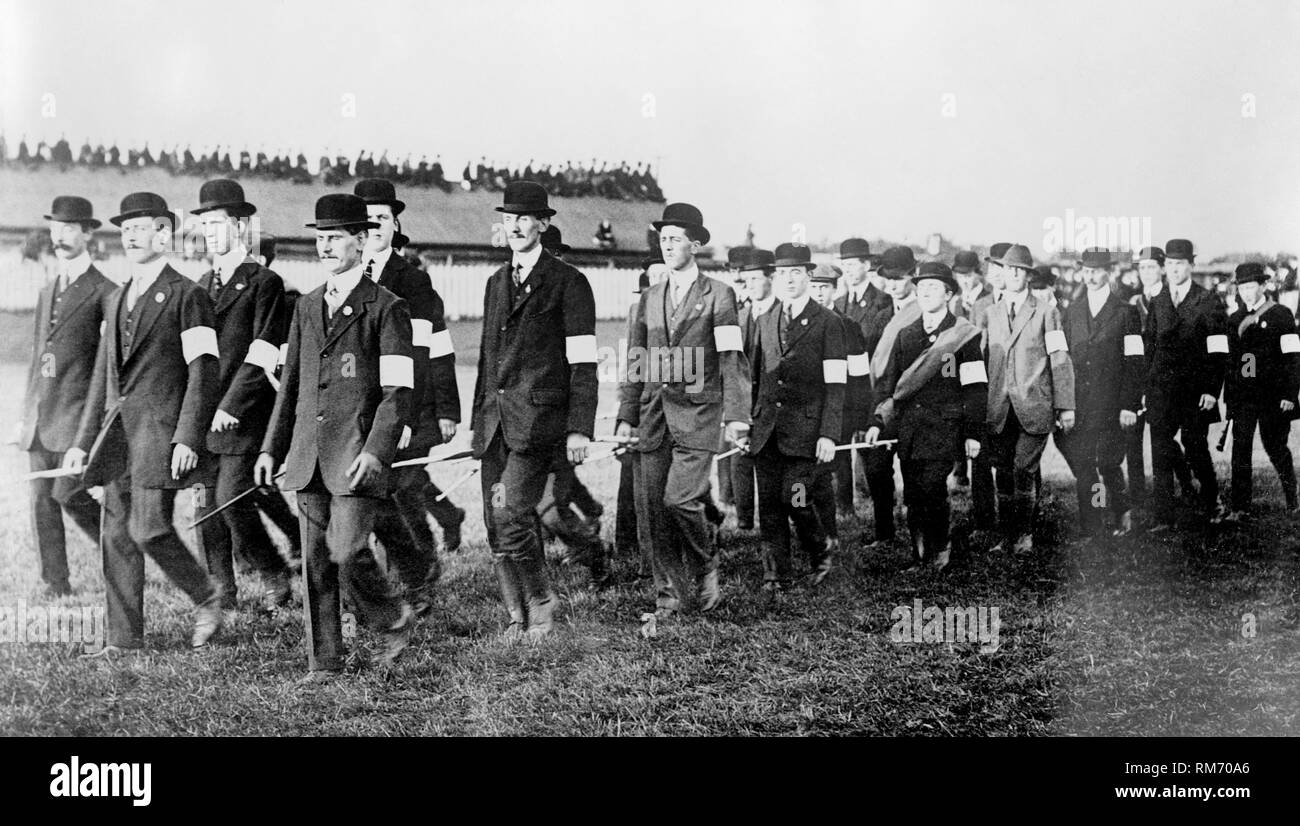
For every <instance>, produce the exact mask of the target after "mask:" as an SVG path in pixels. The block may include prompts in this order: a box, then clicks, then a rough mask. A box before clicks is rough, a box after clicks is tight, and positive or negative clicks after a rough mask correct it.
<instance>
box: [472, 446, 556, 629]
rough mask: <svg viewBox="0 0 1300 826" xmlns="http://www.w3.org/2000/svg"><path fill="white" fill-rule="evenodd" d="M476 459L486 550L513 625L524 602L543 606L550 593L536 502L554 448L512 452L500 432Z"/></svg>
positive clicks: (544, 482)
mask: <svg viewBox="0 0 1300 826" xmlns="http://www.w3.org/2000/svg"><path fill="white" fill-rule="evenodd" d="M480 458H481V467H482V474H481V475H482V477H483V513H484V514H485V519H484V521H485V522H487V534H488V545H489V546H490V547H491V548H492V555H493V556H494V557H495V559H496V568H497V580H498V582H499V583H500V585H501V596H502V599H503V600H504V601H505V604H506V610H507V611H508V612H509V613H510V616H511V618H512V620H514V621H521V620H522V619H523V617H524V611H525V608H524V606H525V605H526V604H527V603H534V602H542V601H545V600H546V599H548V598H549V597H550V593H551V586H550V582H549V580H548V579H547V577H546V567H545V566H546V556H545V551H544V550H543V548H542V534H541V522H540V520H539V519H538V518H537V503H538V502H540V501H541V499H542V493H543V492H544V490H545V488H546V477H547V475H549V474H550V472H551V465H552V463H553V462H554V460H555V449H554V448H552V449H543V450H540V451H538V452H536V453H521V452H519V451H514V450H511V449H510V448H509V447H507V446H506V442H505V439H504V438H503V437H502V435H501V433H500V431H498V432H497V433H496V434H495V435H494V436H493V437H492V441H491V442H490V443H488V446H487V449H486V450H485V451H483V455H482V457H480Z"/></svg>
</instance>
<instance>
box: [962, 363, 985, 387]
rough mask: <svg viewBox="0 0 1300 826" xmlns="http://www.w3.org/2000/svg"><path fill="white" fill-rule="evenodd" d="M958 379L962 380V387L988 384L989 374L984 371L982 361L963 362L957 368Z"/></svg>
mask: <svg viewBox="0 0 1300 826" xmlns="http://www.w3.org/2000/svg"><path fill="white" fill-rule="evenodd" d="M957 377H958V378H959V379H961V386H962V387H965V386H966V385H968V384H988V383H989V374H988V373H987V372H986V371H985V370H984V362H982V361H963V362H962V363H961V364H960V365H959V366H958V367H957Z"/></svg>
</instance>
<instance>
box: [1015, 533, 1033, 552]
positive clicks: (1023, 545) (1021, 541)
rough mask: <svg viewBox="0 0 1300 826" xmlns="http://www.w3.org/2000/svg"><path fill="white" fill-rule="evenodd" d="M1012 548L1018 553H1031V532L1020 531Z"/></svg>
mask: <svg viewBox="0 0 1300 826" xmlns="http://www.w3.org/2000/svg"><path fill="white" fill-rule="evenodd" d="M1012 550H1014V551H1015V552H1016V553H1018V554H1027V553H1031V552H1032V551H1033V550H1034V537H1033V534H1028V533H1022V534H1021V535H1020V537H1019V538H1018V539H1016V544H1015V547H1014V548H1013V549H1012Z"/></svg>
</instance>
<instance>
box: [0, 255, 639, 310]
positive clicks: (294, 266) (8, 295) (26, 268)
mask: <svg viewBox="0 0 1300 826" xmlns="http://www.w3.org/2000/svg"><path fill="white" fill-rule="evenodd" d="M96 266H97V267H98V268H99V270H100V271H101V272H103V273H104V275H106V276H108V277H109V278H111V279H113V280H114V281H117V282H118V283H121V282H123V281H125V280H126V277H127V261H126V258H124V257H122V256H113V257H111V258H108V259H107V260H105V261H99V262H96ZM172 266H173V267H175V268H176V269H177V270H179V271H180V272H182V273H184V274H185V275H186V276H188V277H190V278H194V279H197V278H198V277H199V276H201V275H202V274H203V272H204V271H205V270H206V269H207V267H206V265H205V264H203V263H202V262H199V261H184V260H177V259H173V261H172ZM272 269H274V270H275V271H276V272H277V273H279V274H280V277H281V278H283V279H284V282H285V284H286V285H287V286H288V287H289V288H291V289H294V290H298V291H299V292H303V293H306V292H310V291H311V290H313V289H315V288H316V287H318V286H320V285H321V284H322V283H323V282H324V281H325V275H324V273H323V272H322V271H321V268H320V265H319V264H317V263H316V262H313V261H297V260H290V259H279V260H277V261H275V263H274V264H273V265H272ZM495 269H496V265H493V264H453V265H451V266H447V265H445V264H436V265H432V266H430V267H429V278H430V280H432V282H433V287H434V289H436V290H437V291H438V294H439V295H440V296H442V301H443V307H444V312H445V313H446V315H447V318H448V319H449V320H452V321H455V320H459V319H464V318H478V317H480V316H481V315H482V314H483V288H484V287H485V286H486V284H487V280H488V277H489V276H490V275H492V272H493V271H494V270H495ZM639 272H640V271H639V270H635V269H624V268H615V267H601V268H593V269H588V270H586V271H585V274H586V276H587V280H588V281H589V282H591V291H592V294H593V295H594V296H595V299H596V317H597V318H605V319H609V318H613V319H617V318H626V317H627V308H628V305H629V304H631V302H632V299H633V297H634V296H633V293H632V291H633V290H634V289H636V283H637V276H638V275H639ZM53 275H54V270H53V262H52V261H51V263H50V264H49V269H48V270H47V268H46V266H45V265H43V264H41V263H40V262H36V261H29V260H24V259H23V258H22V257H21V256H20V255H19V254H18V253H17V251H8V252H6V253H5V254H4V255H3V256H0V310H31V309H34V308H35V307H36V301H37V296H38V294H39V293H40V290H41V287H42V286H44V285H45V284H46V283H48V282H49V279H50V278H52V277H53Z"/></svg>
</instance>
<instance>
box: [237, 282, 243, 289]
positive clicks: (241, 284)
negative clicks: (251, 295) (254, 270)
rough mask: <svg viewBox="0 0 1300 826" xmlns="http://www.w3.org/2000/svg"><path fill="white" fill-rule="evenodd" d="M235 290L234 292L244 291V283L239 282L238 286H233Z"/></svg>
mask: <svg viewBox="0 0 1300 826" xmlns="http://www.w3.org/2000/svg"><path fill="white" fill-rule="evenodd" d="M235 289H236V290H242V289H244V282H242V281H241V282H239V283H238V284H236V285H235Z"/></svg>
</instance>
